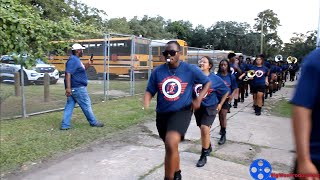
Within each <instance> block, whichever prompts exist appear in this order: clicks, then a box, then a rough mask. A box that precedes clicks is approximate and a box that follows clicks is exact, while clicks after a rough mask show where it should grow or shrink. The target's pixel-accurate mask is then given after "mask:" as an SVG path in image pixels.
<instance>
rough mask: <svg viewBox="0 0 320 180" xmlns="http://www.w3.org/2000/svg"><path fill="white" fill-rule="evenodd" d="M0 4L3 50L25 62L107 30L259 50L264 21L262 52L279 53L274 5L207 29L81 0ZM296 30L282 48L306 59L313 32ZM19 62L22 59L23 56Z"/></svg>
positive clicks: (7, 0)
mask: <svg viewBox="0 0 320 180" xmlns="http://www.w3.org/2000/svg"><path fill="white" fill-rule="evenodd" d="M0 7H1V9H0V10H1V11H0V37H1V38H2V43H1V44H0V55H4V54H9V53H16V54H29V58H28V59H27V61H26V62H23V63H24V64H26V65H27V66H28V65H32V63H34V59H35V58H36V57H40V58H42V59H45V57H46V56H47V55H48V54H49V53H50V50H52V49H64V48H65V47H67V46H68V44H52V43H50V41H57V40H72V39H84V38H102V36H103V33H108V32H110V33H121V34H133V35H136V36H139V35H142V36H143V37H146V38H150V39H173V38H178V39H183V40H185V41H187V43H188V45H189V46H193V47H200V48H207V47H211V48H212V49H224V50H233V51H236V52H242V53H244V54H247V55H256V54H258V53H259V51H260V33H261V24H262V22H263V36H264V40H263V49H264V52H263V53H264V54H266V55H267V57H274V56H275V55H276V54H279V53H280V50H281V49H282V44H283V42H282V40H281V39H280V37H279V36H278V34H277V28H278V27H279V26H280V20H279V19H278V17H277V14H276V13H275V12H273V11H272V10H270V9H267V10H265V11H262V12H260V13H259V14H258V16H257V18H256V19H255V20H256V24H255V25H254V26H253V27H251V26H250V25H249V24H248V23H246V22H234V21H218V22H217V23H215V24H213V25H212V26H211V27H209V28H208V29H206V28H204V27H203V26H202V25H198V26H197V27H195V28H193V25H192V23H191V22H189V21H183V20H180V21H171V20H165V19H164V18H163V17H161V16H156V17H149V16H147V15H145V16H144V17H143V18H142V19H138V18H137V17H134V18H132V19H131V20H127V19H126V18H124V17H123V18H111V19H109V20H107V19H105V17H106V16H107V13H106V12H105V11H103V10H99V9H97V8H93V7H89V6H87V5H86V4H84V3H81V2H79V1H78V0H1V5H0ZM262 19H263V21H262ZM295 35H296V37H293V38H292V40H291V42H290V43H288V44H286V45H285V47H284V48H283V50H282V53H284V54H285V55H294V56H296V57H298V58H302V57H303V56H304V55H305V54H307V52H309V51H311V50H312V49H314V46H315V43H314V41H315V32H308V33H307V34H306V35H304V34H295ZM208 45H209V46H208ZM304 45H306V46H304ZM17 61H19V62H20V63H22V59H21V58H18V59H17Z"/></svg>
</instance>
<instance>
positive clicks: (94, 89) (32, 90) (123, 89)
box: [0, 80, 147, 118]
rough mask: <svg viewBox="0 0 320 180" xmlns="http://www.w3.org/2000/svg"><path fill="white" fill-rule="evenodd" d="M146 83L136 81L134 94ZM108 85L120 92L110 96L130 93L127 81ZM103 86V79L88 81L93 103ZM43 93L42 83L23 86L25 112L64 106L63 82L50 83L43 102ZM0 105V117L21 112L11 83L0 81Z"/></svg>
mask: <svg viewBox="0 0 320 180" xmlns="http://www.w3.org/2000/svg"><path fill="white" fill-rule="evenodd" d="M146 85H147V81H146V80H138V81H136V82H135V94H139V93H144V91H145V88H146ZM109 87H110V88H109V89H110V90H116V91H117V92H120V94H119V93H118V94H113V95H112V94H111V95H110V98H113V97H115V96H122V95H123V94H129V93H130V82H129V81H117V80H114V81H110V85H109ZM103 88H104V87H103V81H92V82H89V85H88V92H89V94H90V98H91V101H92V102H93V103H98V102H101V101H102V100H103V99H104V97H103V95H104V93H103ZM43 94H44V88H43V85H30V86H25V97H26V110H27V114H30V113H35V112H40V111H47V110H51V109H57V108H63V107H64V105H65V102H66V97H65V90H64V85H63V84H55V85H50V101H49V102H44V97H43V96H44V95H43ZM0 106H1V107H0V112H1V115H0V116H1V118H8V117H13V116H19V115H21V114H22V113H21V112H22V110H21V97H20V96H19V97H16V96H14V85H13V84H4V83H0Z"/></svg>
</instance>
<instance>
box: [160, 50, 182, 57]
mask: <svg viewBox="0 0 320 180" xmlns="http://www.w3.org/2000/svg"><path fill="white" fill-rule="evenodd" d="M177 52H179V51H175V50H166V51H163V52H162V55H163V56H165V57H166V56H168V55H169V54H170V56H175V55H176V54H177Z"/></svg>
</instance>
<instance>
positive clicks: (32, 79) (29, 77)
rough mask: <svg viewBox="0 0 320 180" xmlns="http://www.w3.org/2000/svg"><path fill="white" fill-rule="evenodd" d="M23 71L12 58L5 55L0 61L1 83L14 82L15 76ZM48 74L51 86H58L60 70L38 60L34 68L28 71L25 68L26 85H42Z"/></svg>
mask: <svg viewBox="0 0 320 180" xmlns="http://www.w3.org/2000/svg"><path fill="white" fill-rule="evenodd" d="M20 71H21V66H20V64H16V63H15V61H14V60H13V58H12V56H8V55H4V56H2V57H1V59H0V79H1V81H9V82H14V74H15V73H16V72H20ZM46 72H48V74H49V76H50V84H56V83H57V81H58V80H59V72H58V70H57V69H56V68H55V67H54V66H52V65H49V64H46V63H44V62H43V61H42V60H41V59H37V60H36V65H35V66H34V67H31V68H28V69H26V68H25V67H23V74H24V84H25V85H28V84H32V83H36V84H41V83H43V80H44V74H45V73H46Z"/></svg>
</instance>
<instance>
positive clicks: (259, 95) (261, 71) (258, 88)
mask: <svg viewBox="0 0 320 180" xmlns="http://www.w3.org/2000/svg"><path fill="white" fill-rule="evenodd" d="M263 61H264V55H262V54H261V55H258V56H257V58H256V62H255V65H254V66H253V67H252V69H251V70H254V71H255V76H254V78H253V81H252V92H253V105H254V107H255V114H256V115H257V116H260V115H261V108H262V104H263V94H264V92H265V90H266V86H268V85H269V81H268V68H267V67H265V66H263Z"/></svg>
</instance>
